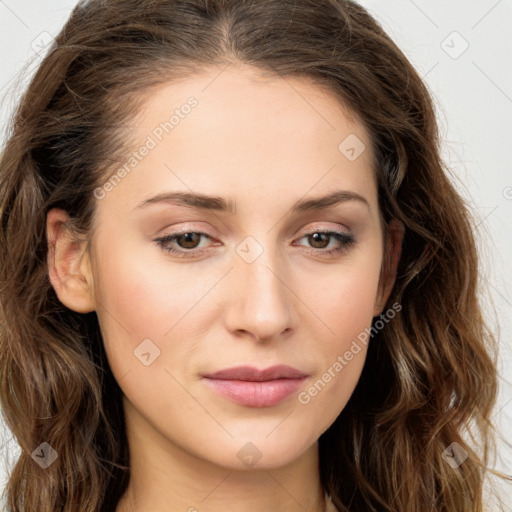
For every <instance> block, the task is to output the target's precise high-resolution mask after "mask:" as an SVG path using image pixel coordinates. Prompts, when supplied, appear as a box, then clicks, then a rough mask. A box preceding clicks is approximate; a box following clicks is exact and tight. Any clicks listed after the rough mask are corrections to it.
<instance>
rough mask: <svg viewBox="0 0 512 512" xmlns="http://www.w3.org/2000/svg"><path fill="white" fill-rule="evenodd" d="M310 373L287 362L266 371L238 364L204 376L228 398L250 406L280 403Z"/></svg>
mask: <svg viewBox="0 0 512 512" xmlns="http://www.w3.org/2000/svg"><path fill="white" fill-rule="evenodd" d="M306 377H308V375H307V374H306V373H304V372H301V371H300V370H297V369H296V368H292V367H291V366H287V365H276V366H271V367H269V368H265V369H264V370H259V369H257V368H254V367H252V366H237V367H234V368H227V369H225V370H220V371H218V372H215V373H210V374H206V375H203V379H204V381H205V382H206V383H207V384H208V385H209V386H210V387H211V388H212V389H213V390H214V391H216V392H217V393H219V394H221V395H223V396H224V397H225V398H227V399H229V400H231V401H233V402H236V403H238V404H240V405H244V406H247V407H271V406H273V405H277V404H279V403H280V402H282V401H283V400H285V399H286V398H288V397H289V396H291V395H292V394H293V393H295V392H296V391H297V390H298V389H299V388H300V386H301V385H302V383H303V381H304V379H306Z"/></svg>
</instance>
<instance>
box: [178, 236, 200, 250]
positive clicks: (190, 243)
mask: <svg viewBox="0 0 512 512" xmlns="http://www.w3.org/2000/svg"><path fill="white" fill-rule="evenodd" d="M194 238H195V239H196V240H195V243H194ZM198 239H199V236H198V234H197V233H184V234H183V235H181V236H180V238H179V241H180V245H182V246H183V247H184V248H186V249H194V247H195V246H196V245H197V242H198ZM182 240H185V242H184V243H182V242H181V241H182Z"/></svg>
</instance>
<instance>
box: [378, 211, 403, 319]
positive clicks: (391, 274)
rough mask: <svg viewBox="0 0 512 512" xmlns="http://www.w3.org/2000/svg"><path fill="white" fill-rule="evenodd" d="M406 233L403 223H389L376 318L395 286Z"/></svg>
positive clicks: (394, 221) (395, 221)
mask: <svg viewBox="0 0 512 512" xmlns="http://www.w3.org/2000/svg"><path fill="white" fill-rule="evenodd" d="M404 233H405V227H404V225H403V224H402V222H400V221H397V220H392V221H391V222H390V223H389V225H388V228H387V233H386V237H385V242H386V247H385V255H384V261H383V265H382V270H381V276H380V282H379V290H378V294H377V299H376V301H375V309H374V316H378V315H379V314H380V313H382V306H384V305H385V304H386V302H387V300H388V298H389V296H390V294H391V290H392V289H393V286H394V284H395V280H396V272H397V268H398V262H399V261H400V256H401V253H402V242H403V238H404Z"/></svg>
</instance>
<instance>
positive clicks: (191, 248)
mask: <svg viewBox="0 0 512 512" xmlns="http://www.w3.org/2000/svg"><path fill="white" fill-rule="evenodd" d="M203 237H205V238H211V237H210V235H208V234H206V233H201V232H198V231H185V232H183V233H174V234H172V235H165V236H162V237H160V238H156V239H155V242H156V243H157V244H158V245H159V246H160V247H161V248H162V249H163V250H164V251H166V252H170V253H173V254H176V255H177V256H181V257H187V256H188V254H189V253H190V255H194V256H196V255H197V253H202V252H203V249H204V248H199V250H197V249H198V244H199V243H200V242H201V239H202V238H203ZM172 243H175V244H176V245H177V247H176V245H175V246H174V247H173V246H172Z"/></svg>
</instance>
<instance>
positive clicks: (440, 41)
mask: <svg viewBox="0 0 512 512" xmlns="http://www.w3.org/2000/svg"><path fill="white" fill-rule="evenodd" d="M141 1H142V0H141ZM76 3H77V1H76V0H0V62H1V67H0V123H1V124H0V126H1V128H2V133H1V134H0V142H1V143H3V141H4V139H3V137H4V134H3V127H4V126H5V123H6V120H7V119H8V116H9V112H11V110H12V108H13V106H14V105H15V103H16V101H17V100H18V98H19V96H20V93H21V90H22V87H23V84H24V82H20V81H19V79H20V76H21V75H20V70H21V69H22V68H23V67H24V66H26V64H27V62H31V69H35V68H36V67H37V64H38V62H40V58H39V57H38V55H37V52H38V51H40V48H41V45H44V44H45V42H46V41H48V40H49V39H48V38H49V36H48V34H50V35H53V36H55V35H57V33H58V32H59V31H60V29H61V27H62V26H63V24H64V23H65V21H66V19H67V17H68V16H69V14H70V11H71V9H72V8H73V7H74V5H75V4H76ZM360 3H361V4H362V5H364V6H365V7H367V8H368V9H369V10H370V12H371V13H372V14H373V15H374V16H375V17H376V18H377V19H378V20H379V21H380V22H381V24H382V25H383V27H384V29H385V30H386V31H387V32H388V33H389V34H390V36H391V37H392V38H393V39H394V41H395V42H396V43H397V44H398V46H399V47H400V48H401V49H402V51H403V52H404V53H405V54H406V56H407V57H408V58H409V60H410V61H411V62H412V64H413V65H414V66H415V67H416V69H417V70H418V72H419V73H420V75H421V76H422V77H423V78H424V80H425V82H426V84H427V86H428V87H429V89H430V90H431V93H432V95H433V97H434V99H435V102H436V108H437V114H438V118H439V123H440V127H441V133H442V138H443V157H444V159H445V161H446V162H447V163H448V164H449V166H450V168H451V169H452V170H453V172H454V173H455V175H456V177H457V178H458V179H457V186H458V187H459V189H460V191H461V193H462V194H463V195H464V197H465V198H466V199H467V201H468V202H469V203H470V204H471V205H472V207H473V210H474V212H475V215H476V216H477V218H478V228H477V236H478V239H479V246H480V249H481V254H482V259H483V264H484V272H483V279H482V281H483V283H484V285H485V286H486V287H487V288H488V290H489V297H488V298H487V296H486V297H484V300H485V301H486V304H489V306H488V308H487V311H488V315H489V319H490V322H491V324H492V325H493V326H494V327H495V329H496V331H497V332H498V329H499V333H498V334H499V339H500V373H501V378H500V395H499V400H498V404H497V407H496V409H495V412H494V419H495V421H496V422H497V424H498V427H499V428H500V442H499V450H498V460H497V461H496V467H498V468H500V469H502V470H504V471H506V472H508V473H509V474H510V473H512V462H511V461H512V450H511V448H510V447H508V446H507V445H506V443H505V441H506V440H507V439H508V440H509V441H510V440H511V437H512V436H511V434H512V385H511V370H512V341H511V333H512V320H511V319H512V292H511V287H510V283H511V282H512V265H511V264H510V263H511V262H512V223H511V219H512V172H511V162H512V68H511V66H510V62H511V56H512V0H470V1H463V0H451V1H447V0H364V1H361V2H360ZM507 62H508V64H507ZM397 87H400V85H399V84H397ZM460 257H461V258H464V255H463V254H461V255H460ZM491 301H492V303H493V307H494V310H492V309H491V306H490V304H491ZM0 445H1V447H2V450H1V453H0V492H1V490H3V488H4V485H5V480H6V472H7V471H8V468H9V467H10V464H12V461H13V460H14V459H15V457H16V456H17V454H18V453H19V447H18V446H17V444H16V443H15V441H14V440H12V439H11V434H10V432H9V431H7V430H6V429H5V426H2V424H0ZM503 489H504V491H503V499H504V500H505V504H506V507H508V508H506V510H512V497H511V496H512V489H511V487H510V486H509V487H508V489H507V488H505V486H504V485H503ZM507 495H508V497H507Z"/></svg>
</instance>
